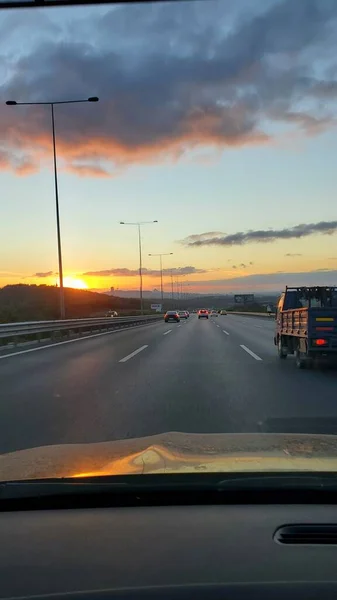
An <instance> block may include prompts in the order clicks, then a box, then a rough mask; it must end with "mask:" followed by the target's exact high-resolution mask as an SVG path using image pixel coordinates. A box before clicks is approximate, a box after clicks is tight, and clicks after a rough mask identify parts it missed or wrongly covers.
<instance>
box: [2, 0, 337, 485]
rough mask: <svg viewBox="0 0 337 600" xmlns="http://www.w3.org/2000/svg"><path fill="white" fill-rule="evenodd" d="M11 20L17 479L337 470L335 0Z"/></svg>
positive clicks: (10, 450)
mask: <svg viewBox="0 0 337 600" xmlns="http://www.w3.org/2000/svg"><path fill="white" fill-rule="evenodd" d="M0 31H1V35H0V54H1V59H2V60H1V67H0V70H1V74H2V88H1V105H0V123H1V141H0V181H1V190H2V202H1V209H0V210H1V218H0V249H1V264H0V400H1V401H0V480H9V479H20V478H22V479H24V478H37V477H40V476H43V477H54V476H56V477H62V476H65V475H66V476H79V475H81V474H82V475H85V474H88V473H91V474H93V473H97V474H102V473H110V474H111V475H114V474H119V475H121V474H123V473H130V472H134V471H137V472H139V471H141V469H142V468H143V466H144V465H145V464H146V465H147V466H146V472H151V470H154V471H155V470H158V469H162V470H165V469H168V470H170V471H175V470H177V471H181V470H183V471H184V472H189V470H196V469H198V472H199V473H200V477H202V472H203V469H204V470H206V471H207V470H212V469H213V470H214V469H217V470H219V471H225V470H233V471H235V470H240V469H243V468H244V469H245V470H256V469H257V468H259V469H265V470H274V471H277V470H287V469H289V468H291V469H295V470H296V469H298V470H300V469H301V468H303V465H304V463H303V462H301V460H302V459H303V460H304V459H305V469H307V470H311V469H312V470H315V469H316V470H317V468H318V466H317V465H318V463H315V462H314V461H316V460H318V457H320V460H321V461H323V462H320V463H319V464H321V465H323V463H324V465H323V466H322V468H323V467H324V468H326V469H330V470H337V463H336V462H335V458H334V453H333V452H332V448H333V445H332V446H331V445H330V442H331V440H334V439H335V436H337V402H336V390H337V369H336V364H337V288H336V287H334V286H336V285H337V250H336V240H337V238H336V232H337V220H336V185H337V176H336V165H335V163H336V154H337V138H336V111H337V104H336V101H337V65H336V58H335V52H334V50H335V40H336V34H337V2H322V1H321V0H313V1H312V2H308V1H307V0H293V1H290V0H254V1H251V0H237V1H236V2H234V1H232V0H200V1H193V0H192V1H190V2H183V1H180V0H178V1H171V2H170V1H168V2H148V3H139V4H137V3H132V4H129V3H128V4H118V5H117V4H116V5H114V4H109V5H108V4H104V5H95V4H92V5H90V4H88V5H85V6H68V7H67V6H63V7H49V8H48V7H45V8H43V7H42V8H27V9H23V8H12V9H6V10H5V9H2V10H0ZM288 288H289V289H288ZM314 288H315V290H316V291H315V292H310V290H312V289H314ZM291 294H293V296H292V295H291ZM308 294H309V295H308ZM310 294H312V295H311V296H310ZM280 298H282V299H281V300H280ZM308 298H310V299H311V300H310V302H309V300H308ZM284 299H286V300H285V301H284ZM203 306H206V307H211V308H200V307H203ZM276 307H278V310H276ZM185 311H187V312H185ZM111 317H113V318H111ZM170 317H171V318H170ZM215 317H217V318H215ZM284 359H287V360H284ZM177 436H178V437H177ZM179 436H183V437H179ZM233 436H234V437H233ZM235 436H238V437H235ZM301 436H304V437H301ZM313 436H318V438H316V437H313ZM327 438H329V440H330V441H329V442H328V441H327ZM336 439H337V438H336ZM252 440H254V443H253V441H252ZM322 448H323V449H324V452H323V450H322ZM182 456H183V459H182V458H181V457H182ZM177 457H180V458H179V460H178V458H177ZM206 459H207V460H206ZM295 459H296V460H299V461H300V462H296V460H295ZM324 461H325V462H324ZM130 465H131V466H130ZM198 465H199V467H198ZM200 465H203V467H202V468H201V467H200ZM205 465H206V466H205ZM144 469H145V467H144Z"/></svg>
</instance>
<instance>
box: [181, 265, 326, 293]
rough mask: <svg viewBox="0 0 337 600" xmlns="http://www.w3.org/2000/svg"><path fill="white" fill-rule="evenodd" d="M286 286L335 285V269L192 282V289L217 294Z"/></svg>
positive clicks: (275, 289)
mask: <svg viewBox="0 0 337 600" xmlns="http://www.w3.org/2000/svg"><path fill="white" fill-rule="evenodd" d="M286 285H298V286H302V285H303V286H304V285H337V270H336V269H334V270H333V269H317V270H314V271H300V272H295V273H289V272H288V273H287V272H282V271H278V272H275V273H255V274H252V275H241V276H238V277H231V278H223V279H212V280H201V281H194V282H193V288H194V289H198V290H200V291H201V290H205V289H206V290H214V291H217V292H218V293H221V292H228V291H231V292H233V291H236V290H237V291H244V290H247V291H253V292H254V291H255V292H257V291H263V290H274V291H278V292H279V291H281V290H283V289H284V288H285V286H286Z"/></svg>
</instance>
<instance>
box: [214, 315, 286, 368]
mask: <svg viewBox="0 0 337 600" xmlns="http://www.w3.org/2000/svg"><path fill="white" fill-rule="evenodd" d="M220 318H221V327H222V326H223V327H222V329H225V330H226V331H228V333H229V334H230V335H232V336H233V335H234V336H235V339H237V340H238V341H240V343H242V344H246V345H247V346H249V348H251V349H252V350H253V351H254V352H256V353H257V354H261V357H262V358H264V359H267V358H268V357H269V358H274V357H275V354H276V349H275V348H276V347H275V345H274V331H275V321H274V320H273V319H272V320H271V321H270V320H269V319H268V318H265V319H264V318H259V317H232V316H227V317H219V319H220ZM214 320H215V321H218V319H214Z"/></svg>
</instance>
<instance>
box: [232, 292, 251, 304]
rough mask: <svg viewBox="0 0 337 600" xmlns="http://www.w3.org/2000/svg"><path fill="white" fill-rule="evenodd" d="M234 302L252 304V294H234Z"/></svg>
mask: <svg viewBox="0 0 337 600" xmlns="http://www.w3.org/2000/svg"><path fill="white" fill-rule="evenodd" d="M234 302H235V304H253V303H254V294H240V295H239V294H236V295H235V296H234Z"/></svg>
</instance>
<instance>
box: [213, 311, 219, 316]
mask: <svg viewBox="0 0 337 600" xmlns="http://www.w3.org/2000/svg"><path fill="white" fill-rule="evenodd" d="M218 316H219V315H218V313H217V312H216V311H215V310H212V312H211V317H218Z"/></svg>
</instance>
